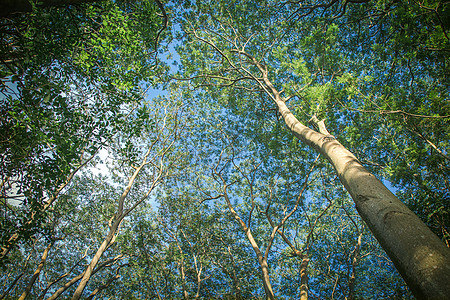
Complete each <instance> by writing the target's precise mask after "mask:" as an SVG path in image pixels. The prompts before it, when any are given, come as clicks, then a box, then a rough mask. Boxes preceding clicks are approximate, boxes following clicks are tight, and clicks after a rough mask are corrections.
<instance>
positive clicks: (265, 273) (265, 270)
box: [220, 175, 275, 300]
mask: <svg viewBox="0 0 450 300" xmlns="http://www.w3.org/2000/svg"><path fill="white" fill-rule="evenodd" d="M220 176H221V175H220ZM222 181H223V178H222ZM226 190H227V188H226V185H225V186H224V197H225V200H226V202H227V206H228V209H229V210H230V212H231V214H232V215H233V217H234V218H235V219H236V220H237V221H238V222H239V224H240V225H241V227H242V229H243V230H244V232H245V235H246V236H247V239H248V240H249V242H250V244H251V245H252V248H253V251H255V253H256V256H257V258H258V262H259V265H260V267H261V273H262V280H263V285H264V291H265V292H266V298H267V299H270V300H274V299H275V294H274V293H273V289H272V284H271V283H270V276H269V265H268V264H267V259H266V258H265V257H264V255H263V254H262V252H261V250H260V249H259V247H258V244H257V243H256V240H255V238H254V237H253V235H252V231H251V230H250V228H249V227H248V226H247V225H246V224H245V222H244V221H243V220H242V219H241V217H239V215H238V214H237V212H236V211H235V210H234V208H233V206H232V205H231V202H230V199H229V198H228V195H227V191H226Z"/></svg>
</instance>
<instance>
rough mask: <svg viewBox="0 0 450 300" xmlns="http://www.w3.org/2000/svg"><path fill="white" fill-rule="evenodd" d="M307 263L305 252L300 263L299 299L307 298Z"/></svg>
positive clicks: (306, 299)
mask: <svg viewBox="0 0 450 300" xmlns="http://www.w3.org/2000/svg"><path fill="white" fill-rule="evenodd" d="M308 263H309V258H308V256H307V255H306V254H305V255H303V258H302V263H301V264H300V300H308Z"/></svg>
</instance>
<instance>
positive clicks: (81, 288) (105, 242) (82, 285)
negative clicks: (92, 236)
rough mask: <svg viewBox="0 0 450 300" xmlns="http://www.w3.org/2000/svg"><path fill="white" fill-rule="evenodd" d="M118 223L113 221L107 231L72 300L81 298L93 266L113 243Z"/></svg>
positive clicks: (118, 221) (117, 220)
mask: <svg viewBox="0 0 450 300" xmlns="http://www.w3.org/2000/svg"><path fill="white" fill-rule="evenodd" d="M120 222H121V219H120V220H119V219H117V218H116V220H115V221H114V224H113V225H112V226H111V228H110V229H109V233H108V235H107V236H106V238H105V239H104V240H103V243H102V244H101V245H100V247H99V248H98V249H97V252H96V253H95V255H94V257H93V258H92V260H91V262H90V263H89V266H88V267H87V268H86V271H85V272H84V274H83V277H82V279H81V282H80V284H79V285H78V287H77V289H76V290H75V293H74V294H73V296H72V300H78V299H80V298H81V295H82V294H83V291H84V288H85V287H86V285H87V283H88V282H89V280H90V279H91V276H92V272H93V271H94V268H95V266H96V265H97V263H98V261H99V260H100V258H101V257H102V255H103V253H104V252H105V251H106V249H107V248H108V247H109V246H110V244H111V242H112V241H113V238H114V234H115V233H116V231H117V229H118V228H119V225H120Z"/></svg>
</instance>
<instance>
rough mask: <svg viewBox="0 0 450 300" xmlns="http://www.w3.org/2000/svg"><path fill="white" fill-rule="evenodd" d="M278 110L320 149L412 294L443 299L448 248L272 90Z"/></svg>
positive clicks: (448, 291) (449, 287)
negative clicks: (304, 123) (300, 119)
mask: <svg viewBox="0 0 450 300" xmlns="http://www.w3.org/2000/svg"><path fill="white" fill-rule="evenodd" d="M276 103H277V105H278V109H279V112H280V113H281V115H282V116H283V118H284V121H285V122H286V125H287V126H288V128H289V129H290V130H291V131H292V132H293V133H294V135H295V136H296V137H298V138H299V139H300V140H302V141H303V142H305V143H306V144H308V145H310V146H312V147H313V148H315V149H316V150H317V151H319V152H320V153H321V154H322V155H324V156H325V157H326V158H327V159H328V160H329V161H330V162H331V164H332V165H333V166H334V168H335V170H336V172H337V174H338V175H339V178H340V180H341V182H342V183H343V184H344V186H345V188H346V189H347V191H348V192H349V193H350V195H351V197H352V198H353V201H354V202H355V206H356V209H357V210H358V212H359V214H360V216H361V218H362V219H363V220H364V221H365V222H366V224H367V225H368V227H369V228H370V230H371V231H372V233H373V234H374V236H375V237H376V239H377V240H378V241H379V243H380V244H381V246H382V247H383V249H384V250H385V251H386V253H387V254H388V255H389V257H390V258H391V260H392V262H393V263H394V265H395V267H396V268H397V270H398V271H399V272H400V274H401V275H402V277H403V279H404V280H405V281H406V283H407V284H408V286H409V288H410V289H411V291H412V292H413V294H414V295H415V296H416V297H417V298H418V299H448V297H449V295H450V284H449V283H450V249H448V248H447V247H446V246H445V245H444V243H442V241H441V240H440V239H439V238H438V237H437V236H436V235H435V234H434V233H433V232H432V231H431V230H430V229H429V228H428V227H427V226H426V225H425V224H424V223H423V222H422V221H421V220H420V219H419V218H418V217H417V216H416V215H415V214H414V213H413V212H412V211H411V210H410V209H409V208H408V207H406V205H404V204H403V203H402V202H401V201H400V200H399V199H398V198H397V197H395V196H394V195H393V194H392V193H391V191H389V189H388V188H386V187H385V186H384V185H383V183H382V182H381V181H380V180H378V179H377V178H375V176H374V175H373V174H371V173H370V172H368V171H367V170H366V169H365V168H364V167H363V166H362V165H361V163H360V162H359V161H358V159H357V158H356V157H355V156H354V155H353V154H352V153H351V152H350V151H348V150H347V149H346V148H345V147H344V146H342V145H341V144H340V143H339V142H338V141H337V140H336V139H335V138H334V137H332V136H329V135H324V134H322V133H319V132H316V131H314V130H312V129H310V128H308V127H306V126H304V125H303V124H301V123H300V122H299V121H298V120H297V119H296V118H295V117H294V115H293V114H292V113H291V112H290V110H289V109H288V108H287V106H286V104H285V102H284V101H283V100H282V99H281V97H280V96H279V94H278V95H277V94H276Z"/></svg>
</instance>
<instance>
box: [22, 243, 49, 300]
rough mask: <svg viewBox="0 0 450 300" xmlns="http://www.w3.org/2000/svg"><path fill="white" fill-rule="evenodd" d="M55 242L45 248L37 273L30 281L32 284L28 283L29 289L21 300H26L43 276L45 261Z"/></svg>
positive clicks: (27, 288) (35, 272)
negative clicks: (37, 280)
mask: <svg viewBox="0 0 450 300" xmlns="http://www.w3.org/2000/svg"><path fill="white" fill-rule="evenodd" d="M54 243H55V241H51V242H50V244H49V245H48V246H47V248H45V250H44V253H42V257H41V262H40V263H39V265H38V267H37V269H36V271H34V274H33V276H32V277H31V279H30V282H29V283H28V285H27V287H26V288H25V291H24V292H23V293H22V295H21V296H20V297H19V300H24V299H25V298H26V297H27V296H28V295H29V294H30V292H31V289H32V288H33V285H34V283H35V282H36V279H37V278H38V277H39V274H41V271H42V268H43V267H44V265H45V261H46V260H47V257H48V252H49V251H50V249H51V248H52V246H53V244H54Z"/></svg>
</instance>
